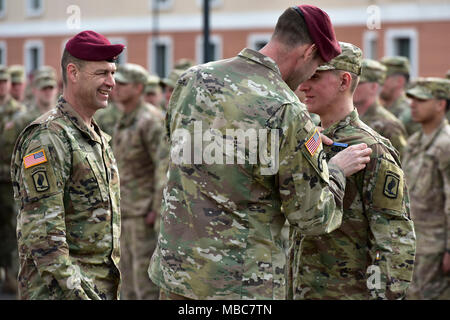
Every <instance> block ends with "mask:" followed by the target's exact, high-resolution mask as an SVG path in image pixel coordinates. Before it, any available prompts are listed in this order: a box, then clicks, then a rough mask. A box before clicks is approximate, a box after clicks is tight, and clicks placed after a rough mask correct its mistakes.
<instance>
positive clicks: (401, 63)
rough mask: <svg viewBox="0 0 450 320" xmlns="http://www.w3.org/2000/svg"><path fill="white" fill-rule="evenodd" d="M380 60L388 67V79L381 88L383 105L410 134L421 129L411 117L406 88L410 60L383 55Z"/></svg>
mask: <svg viewBox="0 0 450 320" xmlns="http://www.w3.org/2000/svg"><path fill="white" fill-rule="evenodd" d="M380 62H381V63H382V64H383V65H384V66H385V67H386V80H385V81H384V84H383V87H382V89H381V93H380V98H381V99H382V100H383V105H384V106H385V108H386V109H387V110H389V111H390V112H391V113H392V114H393V115H394V116H396V117H397V119H399V120H400V121H401V122H402V123H403V125H404V126H405V129H406V132H407V134H408V136H410V135H412V134H413V133H414V132H416V131H417V130H419V129H420V125H419V124H418V123H416V122H414V121H412V119H411V109H410V102H409V101H408V99H407V98H406V94H405V90H406V87H407V86H408V84H409V74H410V72H409V71H410V67H409V60H408V58H406V57H399V56H395V57H383V58H382V59H381V60H380Z"/></svg>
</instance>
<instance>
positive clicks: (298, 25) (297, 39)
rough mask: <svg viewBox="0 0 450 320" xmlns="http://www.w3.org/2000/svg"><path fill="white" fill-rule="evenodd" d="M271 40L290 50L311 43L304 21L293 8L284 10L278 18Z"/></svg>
mask: <svg viewBox="0 0 450 320" xmlns="http://www.w3.org/2000/svg"><path fill="white" fill-rule="evenodd" d="M272 39H274V40H277V41H278V42H280V43H282V44H284V45H286V46H288V47H290V48H294V47H297V46H299V45H302V44H312V43H313V41H312V39H311V36H310V35H309V32H308V27H307V26H306V22H305V19H304V18H303V17H302V16H301V15H300V14H298V13H297V12H296V11H295V10H294V9H293V8H288V9H286V10H285V11H284V12H283V14H282V15H281V16H280V17H279V18H278V22H277V24H276V26H275V31H274V32H273V35H272Z"/></svg>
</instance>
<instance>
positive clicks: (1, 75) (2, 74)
mask: <svg viewBox="0 0 450 320" xmlns="http://www.w3.org/2000/svg"><path fill="white" fill-rule="evenodd" d="M0 80H11V75H10V74H9V72H8V68H6V67H5V66H2V65H0Z"/></svg>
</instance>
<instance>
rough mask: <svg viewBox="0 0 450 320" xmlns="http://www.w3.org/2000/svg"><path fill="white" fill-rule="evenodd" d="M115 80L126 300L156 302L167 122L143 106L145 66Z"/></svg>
mask: <svg viewBox="0 0 450 320" xmlns="http://www.w3.org/2000/svg"><path fill="white" fill-rule="evenodd" d="M115 79H116V86H117V87H116V99H117V101H118V102H119V103H120V104H121V105H122V108H123V115H122V117H121V118H120V119H119V121H118V124H117V125H116V128H115V131H114V139H113V150H114V154H115V155H116V159H117V164H118V167H119V173H120V182H121V186H120V193H121V203H120V205H121V211H122V212H121V217H122V236H121V239H120V246H121V260H120V266H121V269H120V270H121V272H122V298H123V299H127V300H128V299H134V300H135V299H138V300H141V299H147V300H148V299H151V300H156V299H158V296H159V288H158V287H157V286H156V285H154V284H153V282H152V281H150V279H149V278H148V274H147V269H148V263H149V258H150V257H151V255H152V253H153V250H154V249H155V247H156V241H157V234H158V233H157V231H156V230H155V228H154V227H155V222H156V220H157V218H158V216H159V211H160V206H161V201H162V189H163V186H164V185H165V174H166V170H167V161H168V150H167V142H166V140H165V130H164V123H163V122H164V118H163V115H162V112H161V110H160V109H159V108H157V107H155V106H154V105H151V104H148V103H145V101H144V90H145V87H146V85H147V82H148V73H147V71H146V70H145V69H144V68H143V67H142V66H140V65H137V64H132V63H128V64H125V65H121V66H119V68H118V70H117V72H116V74H115Z"/></svg>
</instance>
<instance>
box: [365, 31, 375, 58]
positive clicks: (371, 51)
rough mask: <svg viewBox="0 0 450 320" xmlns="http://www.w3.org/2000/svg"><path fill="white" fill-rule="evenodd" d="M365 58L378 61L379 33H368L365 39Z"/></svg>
mask: <svg viewBox="0 0 450 320" xmlns="http://www.w3.org/2000/svg"><path fill="white" fill-rule="evenodd" d="M363 45H364V47H363V52H364V58H367V59H373V60H378V33H377V32H376V31H367V32H365V33H364V39H363Z"/></svg>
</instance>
